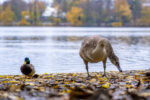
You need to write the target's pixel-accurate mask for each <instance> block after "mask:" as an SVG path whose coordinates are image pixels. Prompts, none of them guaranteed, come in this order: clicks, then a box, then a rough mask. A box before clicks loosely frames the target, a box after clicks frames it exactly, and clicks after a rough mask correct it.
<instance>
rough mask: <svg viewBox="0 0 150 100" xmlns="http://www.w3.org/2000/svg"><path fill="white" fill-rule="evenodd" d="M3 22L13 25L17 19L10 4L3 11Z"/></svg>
mask: <svg viewBox="0 0 150 100" xmlns="http://www.w3.org/2000/svg"><path fill="white" fill-rule="evenodd" d="M0 16H1V17H0V18H1V22H2V24H3V25H12V24H13V21H14V19H15V14H14V12H13V11H12V10H11V6H10V5H8V6H7V7H6V8H5V9H4V10H3V11H2V12H1V15H0Z"/></svg>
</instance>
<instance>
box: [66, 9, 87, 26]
mask: <svg viewBox="0 0 150 100" xmlns="http://www.w3.org/2000/svg"><path fill="white" fill-rule="evenodd" d="M66 18H67V21H69V22H70V23H71V25H73V26H81V25H82V24H83V22H82V19H83V18H84V15H83V10H82V8H79V7H72V8H71V10H70V11H69V12H67V15H66Z"/></svg>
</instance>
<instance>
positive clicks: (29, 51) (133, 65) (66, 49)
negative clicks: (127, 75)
mask: <svg viewBox="0 0 150 100" xmlns="http://www.w3.org/2000/svg"><path fill="white" fill-rule="evenodd" d="M91 35H101V36H104V37H106V38H108V39H109V40H110V42H111V43H112V46H113V48H114V51H115V53H116V55H117V56H118V57H119V58H120V63H121V67H122V69H123V70H135V69H137V70H138V69H149V68H150V28H87V27H84V28H80V27H76V28H71V27H57V28H56V27H51V28H50V27H0V75H5V74H11V75H14V74H21V73H20V66H21V65H22V64H23V63H24V58H25V57H29V58H30V60H31V63H32V64H33V65H34V66H35V69H36V73H38V74H43V73H45V72H47V73H62V72H67V73H69V72H86V70H85V66H84V64H83V61H82V59H81V58H80V56H79V48H80V46H81V42H82V41H83V39H84V38H85V37H87V36H91ZM106 70H107V71H109V70H117V68H116V67H115V66H114V65H112V64H111V63H110V61H109V60H108V61H107V69H106ZM89 71H90V72H98V71H103V66H102V63H101V62H100V63H96V64H89Z"/></svg>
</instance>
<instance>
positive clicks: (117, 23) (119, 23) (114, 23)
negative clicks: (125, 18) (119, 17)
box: [112, 22, 122, 27]
mask: <svg viewBox="0 0 150 100" xmlns="http://www.w3.org/2000/svg"><path fill="white" fill-rule="evenodd" d="M112 26H114V27H121V26H122V22H113V23H112Z"/></svg>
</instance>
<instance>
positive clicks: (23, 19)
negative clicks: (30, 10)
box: [19, 11, 30, 25]
mask: <svg viewBox="0 0 150 100" xmlns="http://www.w3.org/2000/svg"><path fill="white" fill-rule="evenodd" d="M26 16H27V12H26V11H22V12H21V17H22V18H21V21H20V22H19V25H30V23H29V22H27V20H26V18H25V17H26Z"/></svg>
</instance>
